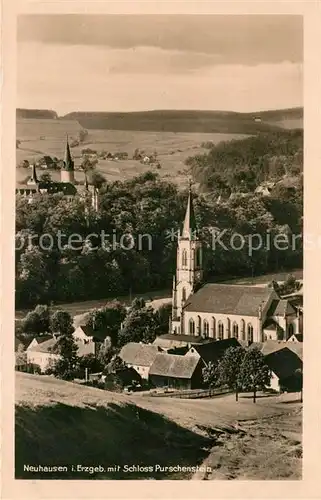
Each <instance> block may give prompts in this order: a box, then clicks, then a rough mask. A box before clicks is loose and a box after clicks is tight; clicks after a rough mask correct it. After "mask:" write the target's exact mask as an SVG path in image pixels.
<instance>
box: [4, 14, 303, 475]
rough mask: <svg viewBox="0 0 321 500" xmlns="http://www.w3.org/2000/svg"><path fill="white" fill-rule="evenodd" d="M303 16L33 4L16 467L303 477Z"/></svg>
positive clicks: (27, 38) (26, 63)
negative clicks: (38, 7) (39, 8)
mask: <svg viewBox="0 0 321 500" xmlns="http://www.w3.org/2000/svg"><path fill="white" fill-rule="evenodd" d="M303 32H304V30H303V16H300V15H276V14H275V15H272V14H271V15H267V14H265V15H247V14H242V15H223V14H221V15H219V14H211V15H202V14H199V15H196V14H193V15H192V14H190V15H187V14H185V15H183V14H182V15H179V14H171V15H167V14H158V15H152V14H145V15H140V14H139V15H131V14H122V15H119V14H84V13H78V14H77V13H73V14H72V13H66V14H63V13H60V14H24V15H19V16H18V18H17V33H16V36H17V58H16V80H17V84H16V109H15V112H16V118H15V120H16V137H15V148H16V157H15V171H16V179H15V322H14V323H15V332H14V349H15V354H14V364H15V366H14V378H15V395H14V397H15V423H14V427H15V429H14V447H15V450H14V469H15V470H14V474H15V479H19V480H106V479H108V480H200V481H212V480H213V481H215V480H220V481H222V480H223V481H225V480H226V481H231V480H244V481H245V480H246V481H255V480H256V481H258V480H259V481H284V480H290V481H300V480H302V454H303V451H302V450H303V442H302V411H303V400H304V394H303V333H304V332H303V315H304V302H303V260H304V252H303V248H304V242H303V205H304V198H303V172H304V168H303V163H304V154H303V152H304V141H303V128H304V122H303V78H304V64H303V61H304V55H303ZM310 244H311V245H312V244H313V241H311V242H310ZM12 371H13V367H12Z"/></svg>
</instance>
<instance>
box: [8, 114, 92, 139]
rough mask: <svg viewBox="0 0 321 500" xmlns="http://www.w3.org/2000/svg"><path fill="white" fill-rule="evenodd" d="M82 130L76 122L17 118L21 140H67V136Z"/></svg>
mask: <svg viewBox="0 0 321 500" xmlns="http://www.w3.org/2000/svg"><path fill="white" fill-rule="evenodd" d="M81 129H82V127H81V125H80V124H79V123H78V122H77V121H76V120H60V119H53V118H17V122H16V136H17V139H19V140H23V141H26V140H28V139H29V140H34V139H35V138H38V139H39V138H40V137H42V139H41V140H46V139H49V138H55V139H65V138H66V134H70V135H72V134H75V135H77V134H78V133H79V131H80V130H81Z"/></svg>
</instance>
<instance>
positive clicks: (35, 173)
mask: <svg viewBox="0 0 321 500" xmlns="http://www.w3.org/2000/svg"><path fill="white" fill-rule="evenodd" d="M31 180H32V181H33V182H34V183H35V184H38V178H37V170H36V163H33V165H32V174H31Z"/></svg>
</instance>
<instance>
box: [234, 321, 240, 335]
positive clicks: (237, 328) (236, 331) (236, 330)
mask: <svg viewBox="0 0 321 500" xmlns="http://www.w3.org/2000/svg"><path fill="white" fill-rule="evenodd" d="M233 337H235V338H236V339H238V338H239V325H238V324H237V323H236V322H235V321H234V323H233Z"/></svg>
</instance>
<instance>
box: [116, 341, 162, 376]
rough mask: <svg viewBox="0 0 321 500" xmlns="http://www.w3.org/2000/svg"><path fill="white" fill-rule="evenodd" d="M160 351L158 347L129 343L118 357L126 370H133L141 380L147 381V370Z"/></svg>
mask: <svg viewBox="0 0 321 500" xmlns="http://www.w3.org/2000/svg"><path fill="white" fill-rule="evenodd" d="M161 351H162V349H161V348H160V347H159V346H156V345H153V344H143V343H137V342H129V343H128V344H126V345H124V346H123V347H122V349H121V351H120V353H119V357H120V358H121V359H122V360H123V361H124V363H126V365H127V367H128V368H133V369H134V370H135V371H136V372H137V373H138V374H139V375H140V377H141V378H142V379H145V380H147V379H148V375H149V369H150V367H151V365H152V364H153V362H154V360H155V358H156V356H157V355H158V354H159V353H160V352H161Z"/></svg>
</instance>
